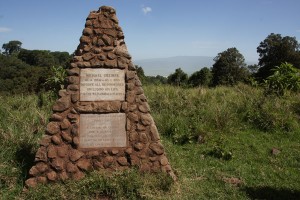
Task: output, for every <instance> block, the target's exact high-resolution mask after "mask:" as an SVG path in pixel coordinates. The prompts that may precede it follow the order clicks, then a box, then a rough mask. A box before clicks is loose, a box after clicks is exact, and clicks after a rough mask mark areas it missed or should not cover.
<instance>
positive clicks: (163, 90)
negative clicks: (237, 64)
mask: <svg viewBox="0 0 300 200" xmlns="http://www.w3.org/2000/svg"><path fill="white" fill-rule="evenodd" d="M145 90H146V92H147V94H148V96H149V97H150V98H149V102H150V107H151V108H152V111H153V113H154V116H155V119H156V121H157V124H158V125H159V130H160V131H161V134H164V135H166V136H168V137H170V138H171V139H172V140H173V142H175V143H181V144H182V143H186V142H193V141H196V139H197V138H198V137H199V136H202V137H205V136H207V135H212V134H219V133H223V134H233V133H236V132H238V131H240V130H248V129H253V128H254V129H258V130H262V131H271V132H276V131H285V132H292V131H296V130H299V128H300V127H299V111H297V106H296V105H297V103H298V102H299V97H300V95H299V94H298V95H294V94H289V95H286V96H285V97H277V96H265V95H264V93H263V91H262V90H260V89H257V88H253V87H250V86H247V85H238V86H235V87H230V88H229V87H216V88H212V89H207V88H193V89H184V88H178V87H172V86H161V87H158V86H147V87H146V89H145Z"/></svg>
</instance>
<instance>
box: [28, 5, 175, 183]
mask: <svg viewBox="0 0 300 200" xmlns="http://www.w3.org/2000/svg"><path fill="white" fill-rule="evenodd" d="M67 80H68V85H67V87H66V90H61V91H60V92H59V95H60V99H58V100H57V101H56V103H55V104H54V106H53V114H52V116H51V118H50V122H49V123H48V125H47V128H46V135H45V137H43V138H42V140H41V142H40V147H39V149H38V151H37V153H36V156H35V164H34V166H33V167H32V168H31V169H30V171H29V174H30V178H29V179H28V180H27V181H26V185H27V186H29V187H34V186H35V185H37V184H39V183H47V182H55V181H60V180H62V181H64V180H67V179H80V178H83V177H84V175H85V172H86V171H89V170H97V169H98V170H99V169H107V170H123V169H127V168H130V167H133V166H136V167H137V168H138V169H139V170H140V171H154V172H156V171H163V172H167V173H169V174H170V175H171V176H172V177H173V178H175V175H174V173H173V171H172V169H171V166H170V164H169V162H168V159H167V157H166V155H165V151H164V148H163V145H162V144H161V142H160V137H159V134H158V131H157V128H156V125H155V123H154V121H153V118H152V116H151V115H150V108H149V105H148V103H147V99H146V97H145V95H144V91H143V89H142V84H141V82H140V80H139V78H138V76H137V74H136V71H135V67H134V65H133V63H132V61H131V56H130V55H129V53H128V52H127V47H126V45H125V42H124V34H123V32H122V29H121V27H120V26H119V25H118V19H117V17H116V12H115V10H114V9H113V8H111V7H107V6H102V7H101V8H100V9H99V10H98V11H97V12H96V11H92V12H91V13H90V14H89V16H88V17H87V20H86V23H85V28H84V30H83V35H82V37H81V38H80V44H79V46H78V48H77V50H76V53H75V56H74V57H73V60H72V61H71V63H70V68H69V69H68V77H67Z"/></svg>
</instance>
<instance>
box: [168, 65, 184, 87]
mask: <svg viewBox="0 0 300 200" xmlns="http://www.w3.org/2000/svg"><path fill="white" fill-rule="evenodd" d="M187 80H188V75H187V74H186V73H185V72H184V71H182V69H181V68H177V69H176V70H175V72H174V73H173V74H170V75H169V76H168V83H169V84H172V85H176V86H181V85H184V84H185V83H186V82H187Z"/></svg>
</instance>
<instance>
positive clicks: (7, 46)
mask: <svg viewBox="0 0 300 200" xmlns="http://www.w3.org/2000/svg"><path fill="white" fill-rule="evenodd" d="M21 46H22V42H20V41H18V40H12V41H9V42H8V43H4V44H3V45H2V49H4V54H6V55H12V54H13V53H15V52H16V53H18V52H19V51H20V50H21Z"/></svg>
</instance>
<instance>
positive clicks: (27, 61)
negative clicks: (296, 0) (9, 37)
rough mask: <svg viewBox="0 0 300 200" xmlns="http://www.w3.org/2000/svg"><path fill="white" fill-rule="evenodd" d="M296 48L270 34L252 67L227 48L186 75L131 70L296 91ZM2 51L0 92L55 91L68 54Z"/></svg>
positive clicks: (16, 47)
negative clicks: (202, 66) (205, 65)
mask: <svg viewBox="0 0 300 200" xmlns="http://www.w3.org/2000/svg"><path fill="white" fill-rule="evenodd" d="M299 48H300V45H299V43H298V41H297V39H296V38H295V37H290V36H284V37H283V36H281V34H274V33H271V34H270V35H268V36H267V37H266V38H265V39H264V40H263V41H262V42H260V44H259V46H258V47H257V53H258V54H259V59H258V63H257V64H255V65H248V66H247V65H246V63H245V58H244V56H243V55H242V54H241V53H240V52H239V51H238V49H237V48H235V47H232V48H228V49H227V50H225V51H223V52H221V53H219V54H218V55H217V56H216V57H215V58H214V62H215V63H214V64H213V66H212V67H210V68H209V67H204V68H201V69H200V70H199V71H196V72H194V73H193V74H191V75H190V76H188V75H187V74H186V73H185V72H184V71H183V70H182V69H181V68H177V69H176V70H175V72H174V73H172V74H170V75H169V76H168V77H163V76H160V75H157V76H146V75H145V73H144V70H143V68H142V67H141V66H136V71H137V74H138V76H139V77H140V79H141V80H142V82H143V83H144V84H172V85H176V86H190V87H198V86H210V87H211V86H212V87H214V86H218V85H228V86H230V85H235V84H237V83H239V82H245V83H250V84H255V85H259V84H261V83H268V84H269V86H268V87H269V88H274V87H276V88H277V89H278V88H280V87H281V88H282V87H286V88H294V89H295V88H300V73H299V69H300V51H299ZM2 49H3V50H4V51H3V52H2V53H1V54H0V92H10V93H27V92H29V93H32V92H35V93H37V92H41V91H45V90H50V89H52V90H53V88H56V89H59V87H60V84H61V82H62V80H63V78H64V75H65V71H64V69H66V68H67V66H68V63H69V61H70V59H71V57H72V55H70V54H69V53H68V52H59V51H55V52H51V51H49V50H27V49H24V48H22V42H20V41H17V40H15V41H9V42H8V43H5V44H3V46H2ZM47 80H48V81H47ZM49 80H50V81H49ZM278 80H281V82H278ZM282 82H284V83H282ZM270 84H272V85H270ZM284 85H285V86H284ZM291 85H293V87H292V86H291Z"/></svg>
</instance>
